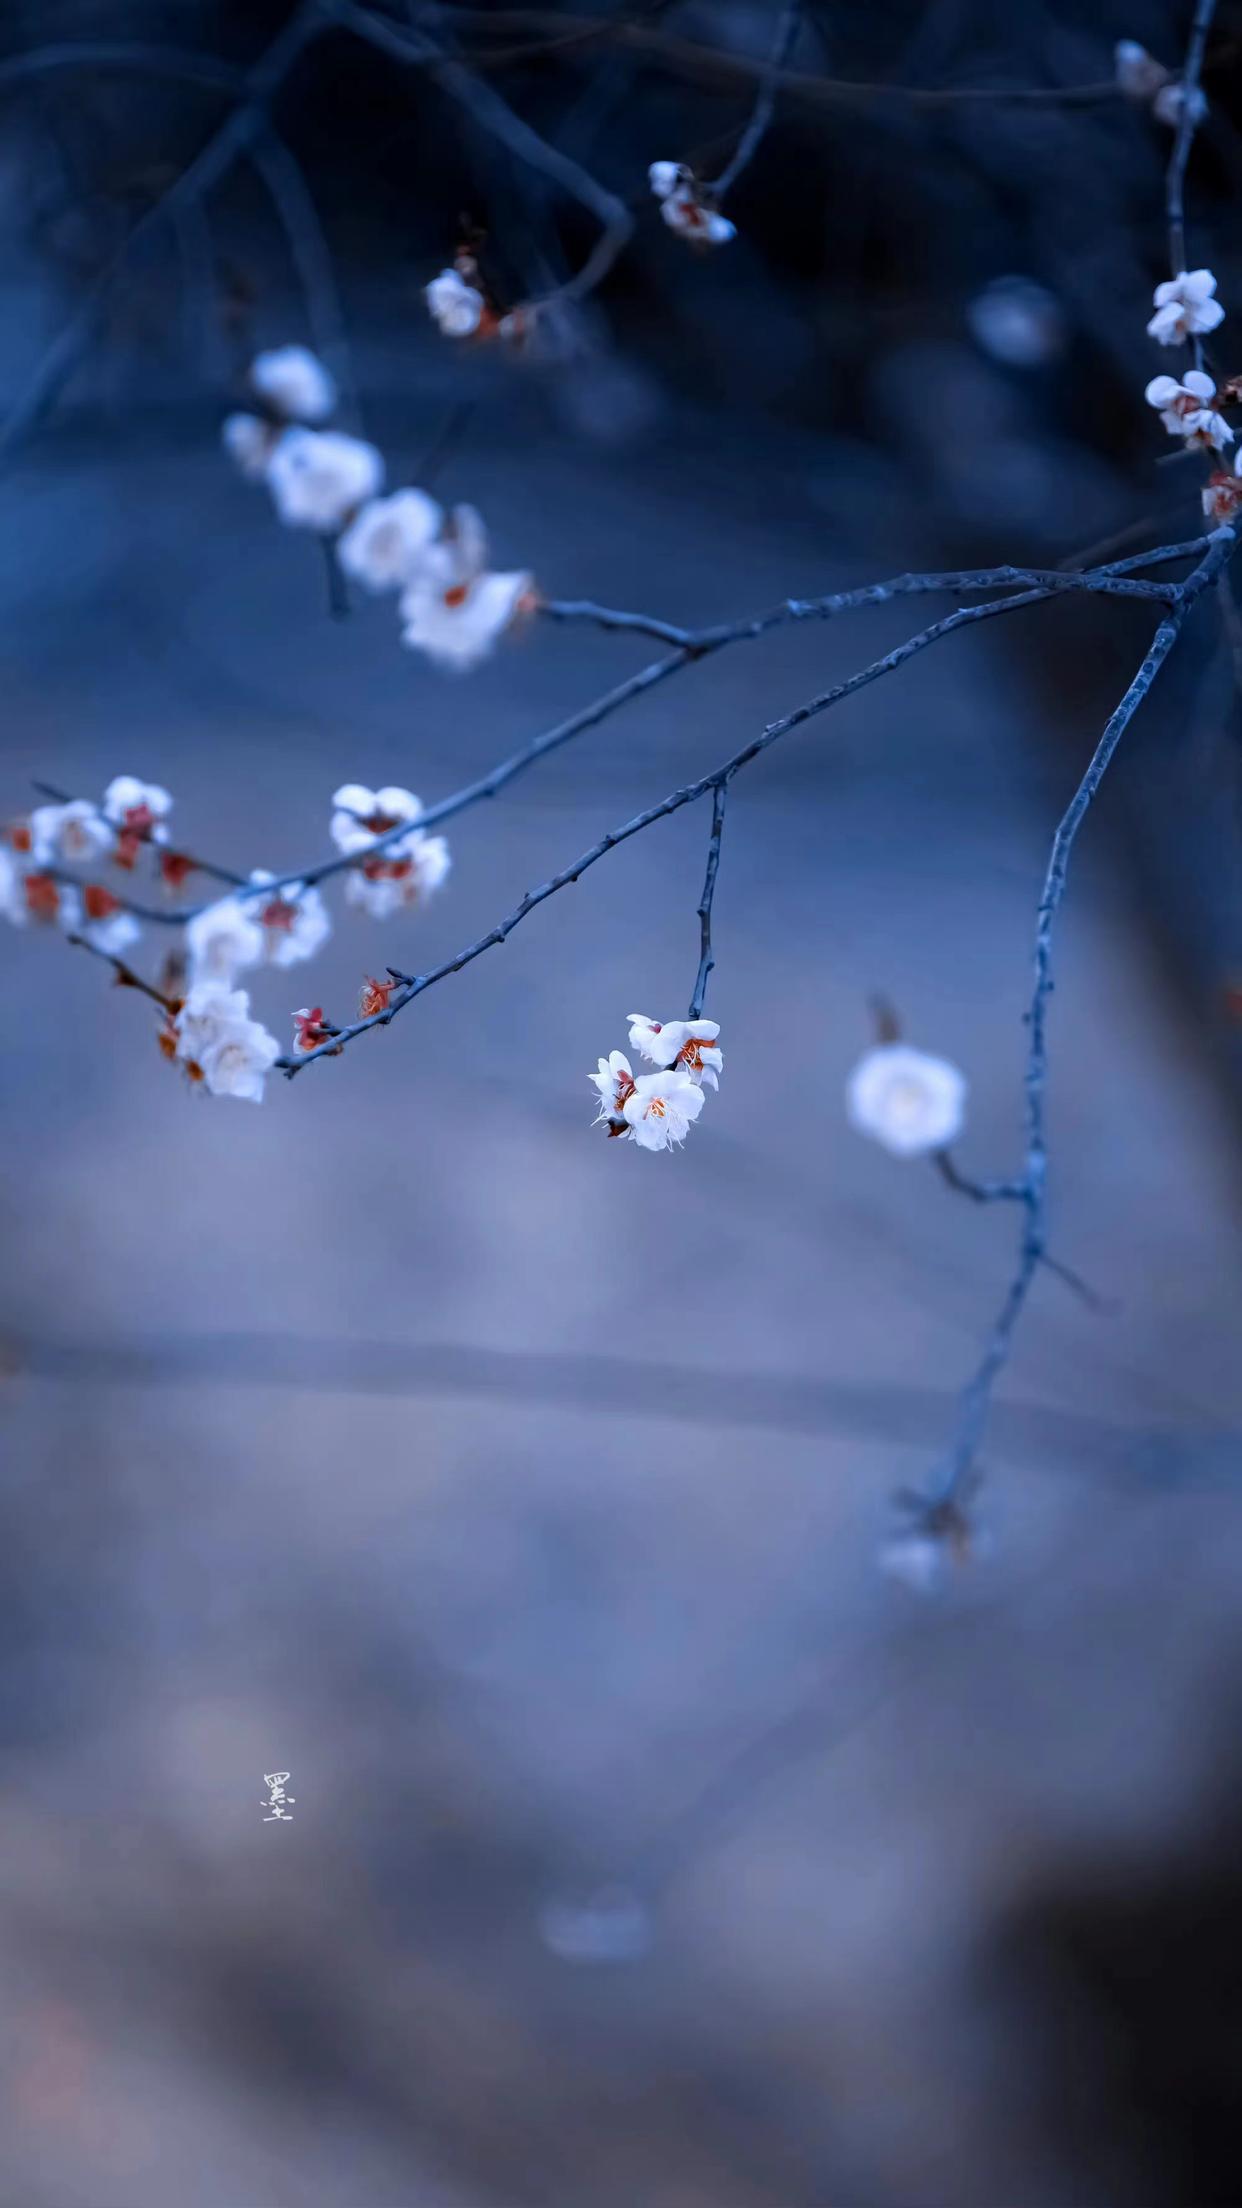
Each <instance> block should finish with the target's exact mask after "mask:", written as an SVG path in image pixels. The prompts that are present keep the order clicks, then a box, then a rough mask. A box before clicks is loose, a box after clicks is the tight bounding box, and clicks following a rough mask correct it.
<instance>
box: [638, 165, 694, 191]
mask: <svg viewBox="0 0 1242 2208" xmlns="http://www.w3.org/2000/svg"><path fill="white" fill-rule="evenodd" d="M685 175H686V171H685V169H684V168H683V167H682V165H681V162H680V161H653V162H652V164H651V166H650V168H649V169H648V171H647V181H648V183H649V184H650V186H651V189H652V191H653V192H654V193H655V196H656V198H657V199H667V198H668V195H669V193H670V192H674V191H676V189H677V186H678V185H679V184H680V183H681V181H682V179H683V177H684V176H685Z"/></svg>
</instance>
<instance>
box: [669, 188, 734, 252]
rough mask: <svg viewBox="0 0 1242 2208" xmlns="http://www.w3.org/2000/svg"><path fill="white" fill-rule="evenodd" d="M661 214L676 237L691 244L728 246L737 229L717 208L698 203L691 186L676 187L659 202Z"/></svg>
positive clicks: (697, 197) (696, 194) (695, 192)
mask: <svg viewBox="0 0 1242 2208" xmlns="http://www.w3.org/2000/svg"><path fill="white" fill-rule="evenodd" d="M660 213H661V214H662V215H663V217H664V220H665V221H666V223H667V224H668V226H669V229H670V230H675V231H676V232H677V235H678V237H679V238H686V239H687V240H688V241H689V243H690V244H691V245H727V244H728V242H729V240H730V238H735V237H736V236H737V230H736V228H735V226H734V224H733V223H731V222H730V221H729V219H728V217H727V216H725V215H722V214H721V213H720V211H719V209H718V208H715V207H709V206H708V205H706V203H705V202H704V201H703V200H701V199H700V198H699V196H698V193H697V191H696V189H695V187H694V185H693V184H678V185H677V186H676V187H675V189H674V190H673V191H671V192H670V193H669V195H668V198H667V199H665V200H662V201H661V203H660Z"/></svg>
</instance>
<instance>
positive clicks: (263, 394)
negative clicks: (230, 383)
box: [250, 345, 337, 427]
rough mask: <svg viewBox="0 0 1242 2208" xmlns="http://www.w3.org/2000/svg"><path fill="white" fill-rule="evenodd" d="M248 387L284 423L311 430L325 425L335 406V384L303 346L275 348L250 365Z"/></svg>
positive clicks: (329, 374) (260, 355) (259, 355)
mask: <svg viewBox="0 0 1242 2208" xmlns="http://www.w3.org/2000/svg"><path fill="white" fill-rule="evenodd" d="M250 386H251V389H252V390H253V391H254V392H255V393H256V394H257V396H258V397H259V398H260V399H261V400H262V401H263V403H264V404H265V405H266V406H268V407H270V409H271V411H272V412H273V414H278V415H279V416H280V418H281V420H282V421H285V422H304V423H307V424H308V425H310V426H311V427H314V426H316V425H317V424H318V423H320V422H326V421H327V419H328V416H329V414H331V412H332V410H333V408H334V407H335V405H336V399H337V390H336V382H335V379H334V377H333V376H332V374H331V373H330V371H329V370H328V369H327V368H325V367H324V364H323V362H322V361H321V360H320V359H319V357H318V355H317V354H315V353H312V352H310V351H308V349H307V347H306V346H305V345H278V346H276V347H274V349H273V350H272V351H271V352H266V353H257V354H256V355H255V358H254V359H253V360H252V361H251V363H250Z"/></svg>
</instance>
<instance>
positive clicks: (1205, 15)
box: [1165, 0, 1216, 360]
mask: <svg viewBox="0 0 1242 2208" xmlns="http://www.w3.org/2000/svg"><path fill="white" fill-rule="evenodd" d="M1215 13H1216V0H1197V4H1196V7H1195V14H1194V22H1193V23H1192V25H1191V31H1190V42H1189V44H1188V46H1187V48H1186V59H1185V62H1184V64H1183V66H1182V75H1181V92H1182V104H1181V108H1180V110H1179V113H1178V118H1177V129H1176V131H1175V132H1174V134H1173V150H1172V152H1171V153H1170V155H1169V166H1168V172H1167V174H1166V177H1165V218H1166V220H1167V222H1168V226H1169V261H1170V265H1171V267H1172V270H1173V274H1174V275H1175V276H1180V275H1181V273H1182V271H1183V269H1184V268H1185V266H1186V209H1185V186H1186V164H1187V162H1188V161H1189V159H1190V148H1191V145H1192V144H1193V142H1194V135H1195V132H1196V130H1197V129H1198V127H1199V117H1198V115H1197V113H1196V109H1197V108H1198V105H1199V79H1200V76H1201V75H1202V73H1203V54H1204V48H1205V47H1206V45H1207V37H1208V32H1209V31H1210V29H1211V27H1212V17H1213V16H1214V15H1215ZM1198 352H1199V348H1198V346H1197V345H1196V348H1195V355H1196V360H1197V359H1198Z"/></svg>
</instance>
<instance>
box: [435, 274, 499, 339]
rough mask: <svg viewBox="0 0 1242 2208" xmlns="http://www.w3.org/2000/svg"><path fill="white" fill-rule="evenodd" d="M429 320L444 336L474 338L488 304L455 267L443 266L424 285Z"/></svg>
mask: <svg viewBox="0 0 1242 2208" xmlns="http://www.w3.org/2000/svg"><path fill="white" fill-rule="evenodd" d="M423 297H424V299H425V300H426V302H427V306H428V310H429V312H430V314H431V318H432V320H433V321H434V322H435V323H436V324H437V325H438V326H439V328H440V329H441V330H443V332H444V335H445V336H446V337H473V335H474V333H475V331H476V330H477V329H478V326H479V324H480V322H481V321H482V319H483V315H484V312H485V310H486V307H487V301H486V300H485V299H484V297H483V294H482V292H481V291H478V290H476V288H475V286H474V285H473V284H468V283H467V282H466V279H465V277H464V276H462V275H461V274H460V272H459V271H458V270H457V269H455V268H446V269H442V270H441V272H440V274H439V275H438V276H435V277H433V278H432V281H431V282H430V283H429V284H426V285H424V287H423Z"/></svg>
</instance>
